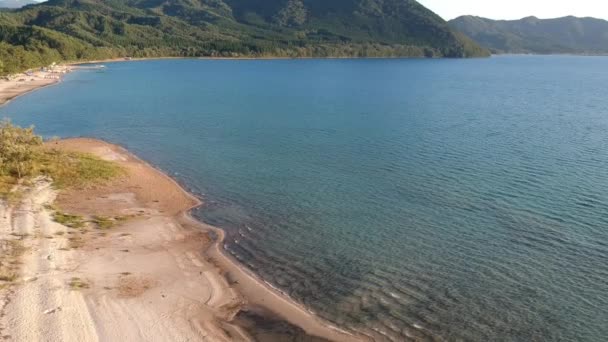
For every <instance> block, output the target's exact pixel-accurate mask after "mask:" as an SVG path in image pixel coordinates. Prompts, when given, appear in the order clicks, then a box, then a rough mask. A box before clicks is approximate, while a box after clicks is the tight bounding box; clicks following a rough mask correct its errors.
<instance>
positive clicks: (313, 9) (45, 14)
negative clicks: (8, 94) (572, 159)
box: [0, 0, 488, 73]
mask: <svg viewBox="0 0 608 342" xmlns="http://www.w3.org/2000/svg"><path fill="white" fill-rule="evenodd" d="M3 51H4V52H3ZM15 54H17V55H19V56H20V55H22V54H23V55H26V56H25V57H19V58H15V56H16V55H15ZM484 55H488V51H487V50H484V49H481V48H480V47H479V46H478V45H477V44H475V43H474V42H472V41H471V40H470V39H468V38H467V37H465V36H464V35H462V34H460V33H456V32H454V31H452V30H451V29H450V27H449V26H448V24H447V23H446V22H445V21H444V20H443V19H441V18H440V17H439V16H437V15H436V14H435V13H433V12H431V11H430V10H428V9H427V8H425V7H424V6H422V5H420V4H419V3H418V2H417V1H415V0H49V1H48V2H45V3H41V4H38V5H34V6H27V7H24V8H22V9H18V10H14V11H0V61H2V62H3V63H2V64H3V65H4V69H3V70H4V71H3V72H4V73H6V72H9V70H14V69H15V68H20V67H24V66H25V67H27V66H35V65H40V64H43V63H46V62H48V61H54V60H58V59H60V60H82V59H91V58H106V57H119V56H133V57H151V56H224V57H238V56H251V57H271V56H276V57H382V56H387V57H406V56H408V57H409V56H420V57H473V56H484ZM0 66H1V65H0ZM0 72H2V70H0Z"/></svg>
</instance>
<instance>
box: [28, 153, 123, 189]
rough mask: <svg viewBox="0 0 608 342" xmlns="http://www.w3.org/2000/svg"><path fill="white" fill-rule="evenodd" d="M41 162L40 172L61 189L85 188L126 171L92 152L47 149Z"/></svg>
mask: <svg viewBox="0 0 608 342" xmlns="http://www.w3.org/2000/svg"><path fill="white" fill-rule="evenodd" d="M40 164H41V167H40V173H41V174H44V175H47V176H49V177H51V178H52V179H53V184H54V185H55V186H56V187H57V188H60V189H63V188H70V187H76V188H84V187H87V186H90V185H95V184H99V183H104V182H106V181H108V180H111V179H113V178H115V177H118V176H120V175H123V174H124V173H125V171H124V170H123V169H122V168H121V167H120V166H118V165H117V164H116V163H113V162H110V161H106V160H103V159H100V158H97V157H96V156H94V155H92V154H88V153H80V152H64V151H59V150H57V149H47V150H45V152H44V153H42V154H41V158H40Z"/></svg>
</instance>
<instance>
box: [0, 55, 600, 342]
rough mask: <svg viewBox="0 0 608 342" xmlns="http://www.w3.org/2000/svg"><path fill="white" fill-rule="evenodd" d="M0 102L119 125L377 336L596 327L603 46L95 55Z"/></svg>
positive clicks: (335, 315) (253, 257) (8, 111)
mask: <svg viewBox="0 0 608 342" xmlns="http://www.w3.org/2000/svg"><path fill="white" fill-rule="evenodd" d="M107 67H108V68H107V69H106V70H104V71H96V70H86V71H78V72H75V73H72V74H70V75H68V76H67V77H66V79H65V81H64V82H63V83H62V84H60V85H58V86H54V87H49V88H45V89H42V90H40V91H37V92H34V93H32V94H29V95H27V96H24V97H20V98H18V99H16V100H14V101H13V102H11V103H10V104H8V105H7V106H5V107H3V108H1V109H0V114H1V115H2V116H8V117H10V118H12V120H13V121H14V122H16V123H18V124H22V125H29V124H34V125H36V126H37V130H38V132H39V133H41V134H43V135H45V136H47V137H50V136H61V137H72V136H92V137H98V138H103V139H106V140H109V141H111V142H114V143H118V144H121V145H123V146H125V147H127V148H128V149H130V150H131V151H133V152H134V153H136V154H137V155H139V156H140V157H142V158H143V159H145V160H147V161H149V162H151V163H153V164H155V165H157V166H158V167H160V168H161V169H163V170H165V171H167V172H168V173H169V174H171V175H172V176H174V177H175V178H176V179H178V180H179V181H180V182H181V183H182V184H184V185H185V186H186V187H187V188H188V189H190V191H192V192H193V193H195V194H197V195H199V196H202V197H203V198H204V199H205V200H206V202H207V205H206V206H205V207H204V208H201V209H199V210H197V211H196V212H195V215H196V216H197V217H199V218H201V219H202V220H205V221H207V222H209V223H212V224H215V225H218V226H220V227H223V228H225V229H226V231H227V232H228V239H227V242H226V248H227V250H228V251H229V252H230V253H232V254H233V255H234V256H236V257H237V258H238V259H239V260H241V262H242V263H243V264H244V265H246V266H247V267H249V268H251V269H252V270H253V271H254V272H255V273H257V274H258V275H259V276H260V277H261V278H263V279H264V280H265V281H267V282H269V283H271V284H273V285H274V286H276V287H278V288H280V289H281V290H283V291H285V292H286V293H288V294H289V295H290V296H291V297H293V298H294V299H295V300H297V301H299V302H301V303H304V304H305V305H307V306H308V307H309V308H310V309H311V310H312V311H314V312H316V313H317V314H319V315H320V316H322V317H325V318H327V319H328V320H330V321H332V322H335V323H336V324H338V325H340V326H342V327H345V328H348V329H351V330H354V331H357V332H359V333H362V334H366V335H369V336H371V337H373V338H374V339H376V340H378V341H384V340H392V341H403V340H407V339H409V338H411V339H420V340H425V339H429V340H471V341H492V340H501V341H534V340H536V341H540V340H542V341H605V339H606V337H607V336H608V96H607V95H606V94H607V93H608V58H603V57H523V56H518V57H495V58H490V59H475V60H276V61H212V60H165V61H145V62H129V63H116V64H108V65H107Z"/></svg>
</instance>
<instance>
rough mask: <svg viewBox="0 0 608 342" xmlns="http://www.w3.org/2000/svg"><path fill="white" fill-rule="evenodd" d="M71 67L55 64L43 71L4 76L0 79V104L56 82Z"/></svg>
mask: <svg viewBox="0 0 608 342" xmlns="http://www.w3.org/2000/svg"><path fill="white" fill-rule="evenodd" d="M71 69H72V67H71V66H56V67H54V68H52V69H45V71H42V70H40V69H37V70H35V71H34V70H33V71H29V72H24V73H19V74H15V75H11V76H10V77H5V78H4V79H2V80H0V105H3V104H5V103H7V102H8V101H10V100H12V99H14V98H15V97H18V96H21V95H24V94H27V93H29V92H30V91H33V90H36V89H39V88H42V87H46V86H49V85H52V84H55V83H58V82H59V81H61V77H62V76H63V75H64V74H66V73H68V72H70V71H71Z"/></svg>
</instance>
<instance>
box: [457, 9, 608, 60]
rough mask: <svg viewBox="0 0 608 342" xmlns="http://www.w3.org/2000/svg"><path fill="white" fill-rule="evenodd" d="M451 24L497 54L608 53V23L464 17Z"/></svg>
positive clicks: (569, 19) (586, 20)
mask: <svg viewBox="0 0 608 342" xmlns="http://www.w3.org/2000/svg"><path fill="white" fill-rule="evenodd" d="M449 24H450V26H451V27H452V28H453V29H455V30H458V31H460V32H462V33H464V34H465V35H467V36H468V37H470V38H471V39H473V40H474V41H476V42H477V43H478V44H479V45H482V46H484V47H486V48H488V49H490V50H491V51H492V52H494V53H536V54H551V53H573V54H608V21H605V20H601V19H594V18H576V17H564V18H557V19H538V18H535V17H528V18H524V19H521V20H491V19H485V18H479V17H473V16H463V17H459V18H456V19H454V20H452V21H450V23H449Z"/></svg>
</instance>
